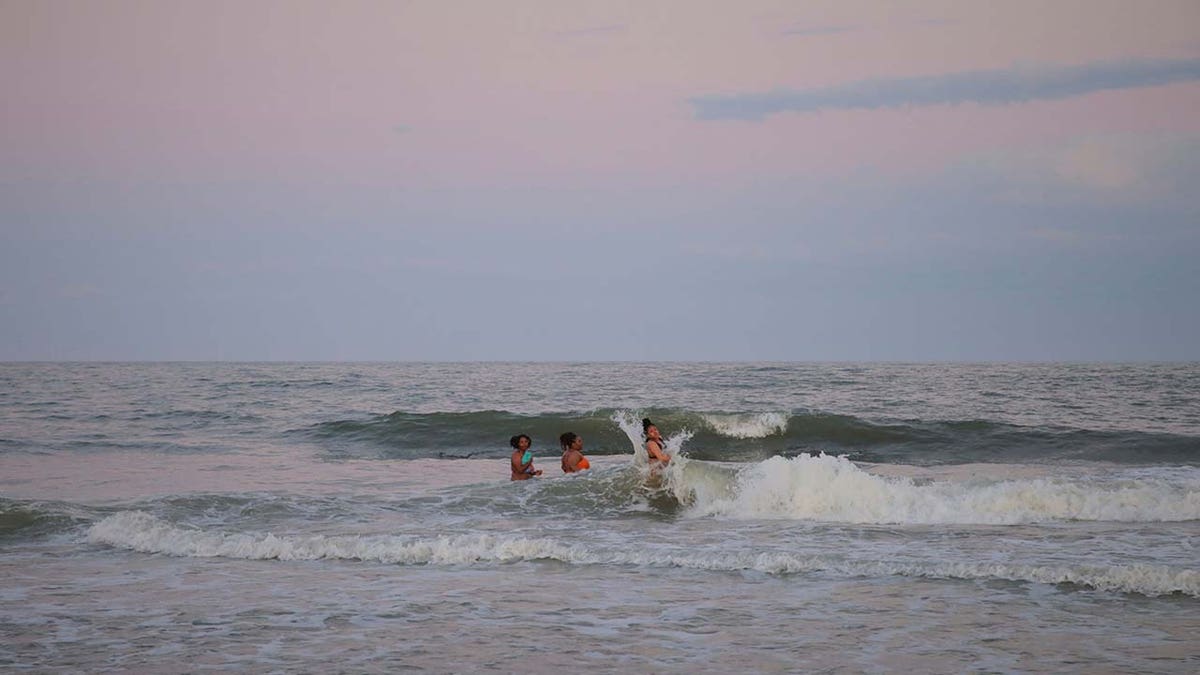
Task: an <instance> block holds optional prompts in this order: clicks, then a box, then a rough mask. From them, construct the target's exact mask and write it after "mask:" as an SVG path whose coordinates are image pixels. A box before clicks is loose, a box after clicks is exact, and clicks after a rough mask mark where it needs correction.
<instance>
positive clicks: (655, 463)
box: [642, 417, 671, 469]
mask: <svg viewBox="0 0 1200 675" xmlns="http://www.w3.org/2000/svg"><path fill="white" fill-rule="evenodd" d="M642 434H644V435H645V436H646V460H647V461H648V462H649V463H650V468H651V469H661V468H662V467H664V466H666V465H667V464H668V463H669V462H670V461H671V456H670V455H668V454H667V451H666V450H665V449H664V446H663V439H662V434H660V433H658V427H656V426H654V422H651V421H650V418H649V417H645V418H643V419H642Z"/></svg>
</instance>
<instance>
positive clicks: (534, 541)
mask: <svg viewBox="0 0 1200 675" xmlns="http://www.w3.org/2000/svg"><path fill="white" fill-rule="evenodd" d="M88 541H89V542H90V543H93V544H107V545H109V546H117V547H120V548H126V549H131V550H134V551H140V552H142V553H160V554H165V555H172V556H179V557H189V558H217V557H219V558H239V559H246V560H321V559H337V560H371V561H376V562H383V563H398V564H407V565H417V564H432V565H465V564H470V563H473V562H478V561H491V562H513V561H519V560H541V559H553V560H561V561H564V562H572V561H578V560H579V559H580V558H581V552H580V551H579V550H578V547H572V546H566V545H563V544H560V543H558V542H555V541H552V540H548V539H540V538H528V537H511V538H500V537H495V536H492V535H485V534H480V535H464V536H457V537H436V538H431V539H419V538H404V537H395V536H355V535H344V536H322V535H312V536H276V535H274V534H270V533H266V534H248V533H224V532H210V531H205V530H198V529H192V528H184V527H179V526H176V525H172V524H171V523H168V522H166V521H163V520H161V519H159V518H156V517H154V516H152V515H150V514H148V513H145V512H142V511H122V512H120V513H117V514H114V515H112V516H109V517H108V518H105V519H104V520H102V521H100V522H98V523H96V524H95V525H93V526H92V527H91V529H90V530H89V531H88Z"/></svg>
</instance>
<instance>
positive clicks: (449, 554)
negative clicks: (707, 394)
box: [88, 511, 1200, 597]
mask: <svg viewBox="0 0 1200 675" xmlns="http://www.w3.org/2000/svg"><path fill="white" fill-rule="evenodd" d="M88 540H89V541H90V542H91V543H95V544H106V545H109V546H116V547H119V548H126V549H131V550H135V551H141V552H144V553H157V554H165V555H172V556H186V557H224V558H237V559H248V560H321V559H328V560H367V561H375V562H382V563H390V564H402V565H471V564H477V563H510V562H518V561H533V560H556V561H559V562H563V563H568V564H576V565H634V566H643V567H679V568H685V569H696V570H708V571H715V572H722V571H727V572H736V571H743V570H753V571H758V572H762V573H765V574H805V573H824V574H832V575H836V576H844V577H879V576H907V577H927V578H943V579H970V580H974V579H1005V580H1010V581H1018V582H1031V583H1045V584H1061V583H1071V584H1078V585H1081V586H1087V587H1091V588H1095V589H1099V590H1104V591H1114V592H1128V593H1141V594H1143V595H1150V596H1154V595H1168V594H1172V593H1184V594H1188V595H1192V596H1197V597H1200V571H1197V570H1194V569H1180V568H1174V567H1168V566H1163V565H1126V566H1119V565H1118V566H1109V567H1087V566H1078V567H1071V566H1053V565H1050V566H1039V565H1012V564H996V563H977V562H959V563H954V562H941V561H919V560H918V561H911V562H904V561H896V560H861V559H857V558H856V559H846V558H838V557H833V556H827V555H811V556H806V555H799V554H794V553H788V552H764V553H753V552H729V551H713V550H704V549H694V548H688V549H680V548H650V549H647V548H640V549H639V548H635V547H623V548H619V549H618V548H608V547H591V546H586V545H582V544H574V545H567V544H563V543H561V542H558V541H555V540H553V539H548V538H539V537H520V536H513V537H497V536H493V535H486V534H477V535H463V536H455V537H435V538H425V539H422V538H404V537H396V536H374V537H360V536H353V535H344V536H318V535H314V536H275V535H272V534H261V535H252V534H246V533H220V532H207V531H203V530H198V529H193V528H185V527H179V526H176V525H172V524H170V523H167V522H165V521H163V520H160V519H158V518H156V517H154V516H152V515H150V514H147V513H144V512H140V511H124V512H121V513H117V514H114V515H112V516H109V517H108V518H105V519H104V520H102V521H100V522H99V523H96V524H95V525H93V526H92V528H91V530H90V531H89V533H88Z"/></svg>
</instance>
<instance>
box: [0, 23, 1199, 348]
mask: <svg viewBox="0 0 1200 675" xmlns="http://www.w3.org/2000/svg"><path fill="white" fill-rule="evenodd" d="M1198 261H1200V3H1197V2H1195V1H1194V0H1183V1H1178V2H1176V1H1171V0H1149V1H1147V2H1133V1H1132V0H1129V1H1124V2H1109V1H1107V0H1082V1H1075V0H1058V1H1056V2H1044V1H1036V2H1026V1H1024V0H1010V1H1007V2H1002V3H999V2H992V1H987V0H978V1H976V0H948V1H945V2H942V1H930V2H890V1H882V0H880V1H854V0H851V1H845V0H838V1H831V2H824V1H807V2H794V1H785V2H773V1H758V0H739V2H728V1H721V2H712V1H706V0H683V1H673V2H667V1H662V2H660V1H654V0H642V1H637V2H632V1H631V2H621V1H618V0H608V1H597V2H577V1H572V0H530V1H512V2H490V1H484V0H477V1H474V2H470V1H464V0H441V1H438V0H434V1H428V2H427V1H420V0H417V1H412V2H404V1H399V0H398V1H394V2H361V1H354V0H351V1H347V2H336V3H335V2H301V1H281V2H263V1H258V0H239V1H236V2H226V1H223V0H205V1H190V0H179V1H172V2H157V1H152V0H145V1H129V0H105V1H103V2H82V1H67V0H0V360H202V361H208V360H239V361H240V360H301V361H312V360H320V361H337V360H387V361H391V360H408V361H458V360H462V361H479V360H516V361H524V360H533V361H577V360H586V361H592V360H631V361H641V360H647V361H649V360H672V361H691V360H704V361H1145V360H1151V361H1179V360H1197V359H1200V262H1198Z"/></svg>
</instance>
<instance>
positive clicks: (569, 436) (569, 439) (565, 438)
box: [558, 431, 579, 450]
mask: <svg viewBox="0 0 1200 675" xmlns="http://www.w3.org/2000/svg"><path fill="white" fill-rule="evenodd" d="M576 438H579V434H577V433H575V432H574V431H568V432H567V433H565V434H563V435H562V436H559V437H558V443H559V445H561V446H562V447H563V450H566V449H567V448H569V447H571V445H573V444H574V443H575V439H576Z"/></svg>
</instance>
